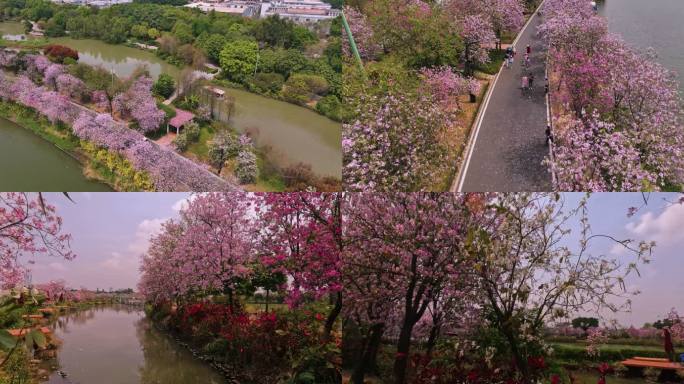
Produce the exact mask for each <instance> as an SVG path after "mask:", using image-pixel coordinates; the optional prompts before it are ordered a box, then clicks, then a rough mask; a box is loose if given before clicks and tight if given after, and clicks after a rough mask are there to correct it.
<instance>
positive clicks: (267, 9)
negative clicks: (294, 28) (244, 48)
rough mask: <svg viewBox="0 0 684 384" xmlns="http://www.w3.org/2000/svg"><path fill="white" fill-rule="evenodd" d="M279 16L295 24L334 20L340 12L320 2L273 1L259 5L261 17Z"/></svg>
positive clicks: (311, 0)
mask: <svg viewBox="0 0 684 384" xmlns="http://www.w3.org/2000/svg"><path fill="white" fill-rule="evenodd" d="M272 15H279V16H280V17H282V18H285V19H290V20H292V21H294V22H297V23H315V22H318V21H321V20H327V19H334V18H336V17H337V16H339V15H340V11H339V10H337V9H333V7H332V6H331V5H330V4H328V3H325V2H323V1H320V0H274V1H270V2H264V3H263V4H262V5H261V17H262V18H264V17H268V16H272Z"/></svg>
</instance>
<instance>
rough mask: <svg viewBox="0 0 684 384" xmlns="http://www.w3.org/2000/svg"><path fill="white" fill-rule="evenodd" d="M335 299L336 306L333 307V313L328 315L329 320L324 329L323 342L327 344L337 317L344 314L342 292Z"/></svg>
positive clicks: (326, 321)
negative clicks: (341, 313)
mask: <svg viewBox="0 0 684 384" xmlns="http://www.w3.org/2000/svg"><path fill="white" fill-rule="evenodd" d="M334 297H335V304H334V305H333V309H332V311H330V313H329V314H328V318H327V319H326V320H325V328H323V340H324V341H326V342H327V341H329V340H330V334H331V333H332V329H333V327H334V326H335V321H336V320H337V316H339V315H340V312H342V292H337V293H336V294H335V296H334Z"/></svg>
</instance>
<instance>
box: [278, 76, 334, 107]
mask: <svg viewBox="0 0 684 384" xmlns="http://www.w3.org/2000/svg"><path fill="white" fill-rule="evenodd" d="M328 89H329V85H328V82H327V81H326V80H325V79H324V78H323V77H321V76H316V75H308V74H301V73H297V74H294V75H292V76H290V78H289V79H287V82H285V88H284V89H283V97H284V98H285V100H287V101H289V102H291V103H295V104H300V105H304V104H306V103H307V102H308V101H309V100H310V99H311V98H313V97H314V96H315V95H324V94H326V93H327V92H328Z"/></svg>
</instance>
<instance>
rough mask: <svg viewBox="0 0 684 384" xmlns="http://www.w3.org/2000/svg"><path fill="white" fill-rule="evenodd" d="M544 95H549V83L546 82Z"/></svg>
mask: <svg viewBox="0 0 684 384" xmlns="http://www.w3.org/2000/svg"><path fill="white" fill-rule="evenodd" d="M544 94H545V95H548V94H549V82H548V81H547V82H546V84H544Z"/></svg>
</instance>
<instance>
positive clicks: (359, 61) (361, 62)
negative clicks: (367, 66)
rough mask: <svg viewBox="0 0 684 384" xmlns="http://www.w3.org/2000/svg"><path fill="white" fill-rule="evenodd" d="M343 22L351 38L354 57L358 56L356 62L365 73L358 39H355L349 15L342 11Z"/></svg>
mask: <svg viewBox="0 0 684 384" xmlns="http://www.w3.org/2000/svg"><path fill="white" fill-rule="evenodd" d="M342 24H343V25H344V30H345V31H346V32H347V38H348V39H349V45H350V46H351V50H352V52H353V53H354V58H356V63H357V64H358V65H359V68H360V69H361V72H362V73H364V68H363V61H362V60H361V55H360V54H359V49H358V48H357V47H356V41H354V35H352V31H351V28H350V27H349V23H348V22H347V16H345V15H344V11H342Z"/></svg>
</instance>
